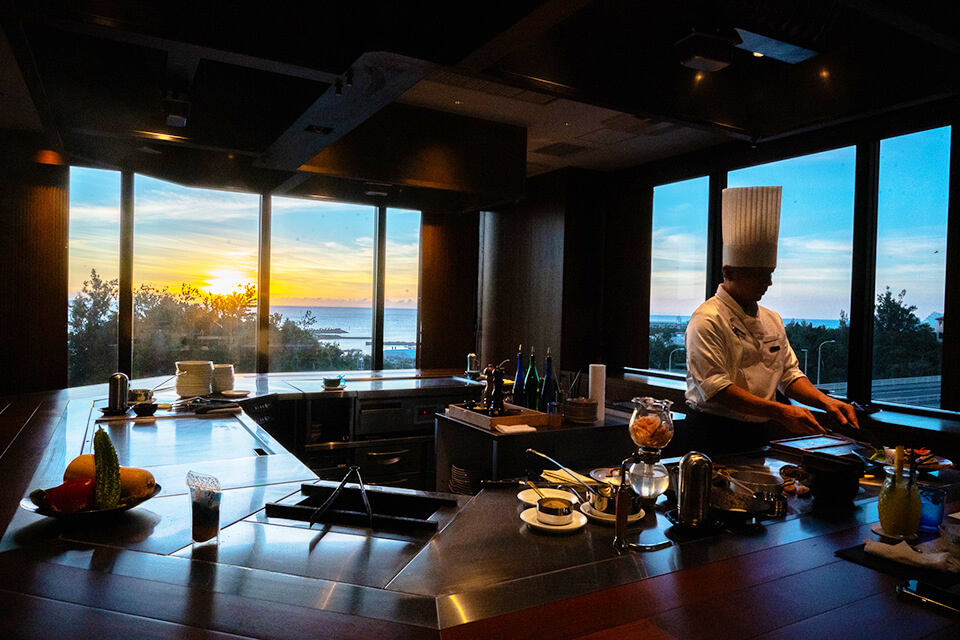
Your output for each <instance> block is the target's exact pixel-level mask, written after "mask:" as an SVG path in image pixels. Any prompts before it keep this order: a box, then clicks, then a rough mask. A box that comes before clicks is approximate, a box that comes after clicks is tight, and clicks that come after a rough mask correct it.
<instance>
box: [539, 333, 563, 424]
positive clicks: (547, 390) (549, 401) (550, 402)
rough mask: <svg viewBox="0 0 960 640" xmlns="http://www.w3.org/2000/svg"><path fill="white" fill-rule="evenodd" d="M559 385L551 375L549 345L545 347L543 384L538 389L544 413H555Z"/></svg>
mask: <svg viewBox="0 0 960 640" xmlns="http://www.w3.org/2000/svg"><path fill="white" fill-rule="evenodd" d="M558 387H559V385H558V384H557V379H556V378H555V377H554V376H553V356H552V355H550V347H547V357H546V360H545V361H544V365H543V384H542V385H541V389H540V410H541V411H544V412H546V413H557V402H558V401H559V398H558V397H557V391H558Z"/></svg>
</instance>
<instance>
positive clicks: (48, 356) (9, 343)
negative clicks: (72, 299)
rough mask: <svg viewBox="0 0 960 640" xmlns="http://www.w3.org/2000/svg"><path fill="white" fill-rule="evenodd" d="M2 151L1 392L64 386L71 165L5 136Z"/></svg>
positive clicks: (0, 260)
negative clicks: (43, 157)
mask: <svg viewBox="0 0 960 640" xmlns="http://www.w3.org/2000/svg"><path fill="white" fill-rule="evenodd" d="M0 147H2V148H4V152H3V157H2V158H0V282H2V283H3V289H2V292H0V296H2V300H3V303H2V305H0V344H2V348H0V371H2V374H0V383H2V385H3V387H2V388H3V390H4V393H8V394H12V393H23V392H28V391H43V390H47V389H59V388H63V387H66V386H67V268H68V263H67V256H68V253H67V242H68V238H69V226H68V184H69V170H68V168H67V167H66V166H63V165H53V164H40V163H37V162H35V161H34V160H35V157H36V154H37V152H38V151H39V147H35V146H31V145H30V144H26V143H22V142H20V141H6V144H0Z"/></svg>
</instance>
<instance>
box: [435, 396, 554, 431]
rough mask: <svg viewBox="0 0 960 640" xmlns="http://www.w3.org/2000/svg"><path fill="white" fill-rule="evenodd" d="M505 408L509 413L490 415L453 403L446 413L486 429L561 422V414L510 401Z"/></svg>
mask: <svg viewBox="0 0 960 640" xmlns="http://www.w3.org/2000/svg"><path fill="white" fill-rule="evenodd" d="M503 407H504V409H506V410H507V412H508V415H505V416H497V417H490V416H488V415H484V414H482V413H479V412H477V411H471V410H470V409H467V408H466V407H465V406H464V405H461V404H451V405H449V406H447V409H446V411H445V413H446V414H447V415H448V416H450V417H451V418H455V419H457V420H462V421H463V422H466V423H469V424H472V425H475V426H478V427H483V428H484V429H490V430H491V431H493V430H495V429H496V428H497V427H498V426H500V425H514V424H528V425H530V426H531V427H546V426H555V425H554V423H557V424H559V420H560V416H556V420H554V416H550V415H547V414H546V413H543V412H541V411H534V410H533V409H527V408H526V407H520V406H517V405H515V404H510V403H509V402H507V403H504V405H503Z"/></svg>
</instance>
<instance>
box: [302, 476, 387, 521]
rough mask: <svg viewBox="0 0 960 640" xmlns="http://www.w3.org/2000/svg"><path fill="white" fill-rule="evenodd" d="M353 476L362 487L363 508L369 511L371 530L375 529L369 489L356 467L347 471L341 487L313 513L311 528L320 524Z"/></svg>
mask: <svg viewBox="0 0 960 640" xmlns="http://www.w3.org/2000/svg"><path fill="white" fill-rule="evenodd" d="M352 475H355V476H357V484H358V485H359V486H360V495H361V496H362V497H363V506H364V508H365V509H366V510H367V518H368V519H369V521H370V528H371V529H372V528H373V510H372V509H371V508H370V500H369V498H367V489H366V487H365V486H364V485H363V479H362V478H361V477H360V467H358V466H355V465H354V466H352V467H350V469H348V470H347V474H346V475H345V476H343V480H341V481H340V485H339V486H338V487H337V488H336V489H334V490H333V493H331V494H330V496H329V497H327V499H326V500H325V501H324V502H323V504H321V505H320V506H319V507H317V509H316V511H314V512H313V515H311V516H310V526H311V527H313V525H314V524H315V523H317V522H320V518H322V517H323V514H324V513H326V512H327V509H329V508H330V505H332V504H333V503H334V501H335V500H336V499H337V496H339V495H340V492H341V491H343V487H344V485H346V484H347V480H349V479H350V476H352Z"/></svg>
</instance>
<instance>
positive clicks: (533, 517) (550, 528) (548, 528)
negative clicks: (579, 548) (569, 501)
mask: <svg viewBox="0 0 960 640" xmlns="http://www.w3.org/2000/svg"><path fill="white" fill-rule="evenodd" d="M520 519H521V520H523V521H524V522H525V523H527V526H529V527H530V528H531V529H536V530H537V531H543V532H546V533H573V532H574V531H577V530H578V529H580V528H582V527H583V525H585V524H587V516H585V515H583V514H582V513H580V512H579V511H574V512H573V520H571V521H570V522H569V523H568V524H543V523H542V522H540V521H539V520H537V508H536V507H531V508H530V509H524V510H523V511H522V512H521V513H520Z"/></svg>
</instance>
